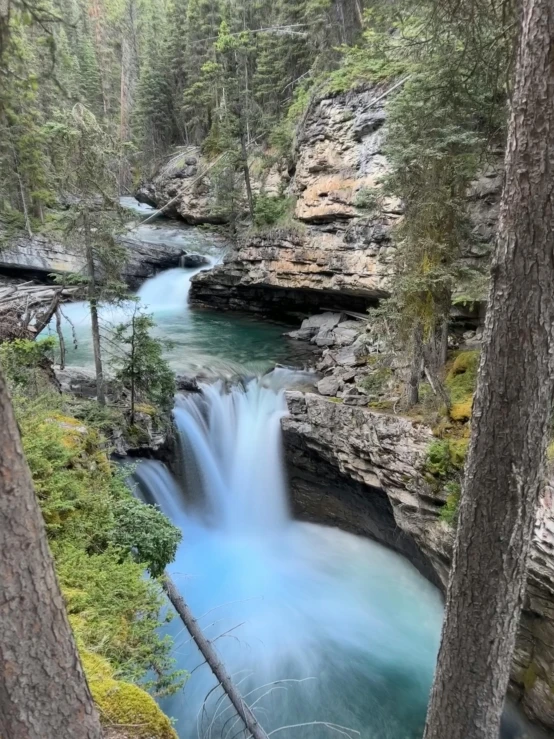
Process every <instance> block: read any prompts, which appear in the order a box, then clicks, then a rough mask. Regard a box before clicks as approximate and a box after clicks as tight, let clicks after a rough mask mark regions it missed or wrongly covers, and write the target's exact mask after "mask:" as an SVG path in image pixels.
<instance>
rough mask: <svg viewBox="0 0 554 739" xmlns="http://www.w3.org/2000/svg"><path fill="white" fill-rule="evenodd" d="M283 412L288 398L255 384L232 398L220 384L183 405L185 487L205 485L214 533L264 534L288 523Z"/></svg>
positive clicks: (179, 406)
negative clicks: (282, 449) (283, 455)
mask: <svg viewBox="0 0 554 739" xmlns="http://www.w3.org/2000/svg"><path fill="white" fill-rule="evenodd" d="M285 412H286V405H285V401H284V397H283V391H282V390H278V391H277V392H275V390H274V389H273V388H271V387H268V386H264V385H263V384H262V383H261V382H259V381H257V380H251V381H250V382H249V383H247V385H246V386H245V387H244V388H243V387H242V386H235V387H233V388H231V389H230V390H229V391H228V392H225V391H224V387H223V383H222V382H217V383H215V384H214V385H208V386H205V387H204V388H203V393H202V395H200V396H199V395H189V396H188V397H183V396H181V397H180V398H178V399H177V403H176V406H175V410H174V417H175V423H176V425H177V429H178V430H179V438H180V446H181V450H180V451H181V459H182V470H183V475H184V480H185V486H186V488H187V489H189V490H190V489H193V488H194V487H195V484H197V482H198V481H200V493H201V497H202V498H203V501H204V503H205V506H206V508H207V509H208V510H209V513H210V518H211V520H212V522H213V525H215V526H217V527H218V528H220V529H221V530H222V531H226V532H230V533H232V532H239V531H241V532H244V531H251V532H257V533H261V532H265V531H273V530H275V529H278V528H283V526H284V525H285V523H286V522H287V521H288V510H287V502H286V487H285V480H284V476H283V464H282V460H281V444H280V424H281V418H282V417H283V415H284V414H285ZM196 490H197V492H198V490H199V488H198V486H196Z"/></svg>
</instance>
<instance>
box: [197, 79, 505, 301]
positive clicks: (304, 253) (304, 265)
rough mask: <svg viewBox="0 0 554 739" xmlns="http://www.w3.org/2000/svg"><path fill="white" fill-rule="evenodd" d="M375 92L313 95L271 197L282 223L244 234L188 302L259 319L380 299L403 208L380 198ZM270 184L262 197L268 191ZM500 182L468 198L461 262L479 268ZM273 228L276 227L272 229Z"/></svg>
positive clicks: (378, 96)
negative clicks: (287, 168)
mask: <svg viewBox="0 0 554 739" xmlns="http://www.w3.org/2000/svg"><path fill="white" fill-rule="evenodd" d="M385 89H386V88H385V87H384V86H383V85H375V86H371V87H366V88H364V89H360V90H357V91H352V92H348V93H344V94H338V95H333V94H327V95H323V96H320V97H318V98H315V99H314V100H313V101H312V102H311V104H310V106H309V108H308V110H307V111H306V114H305V116H304V119H303V121H302V124H301V125H300V127H299V130H298V133H297V141H296V147H295V155H294V167H293V172H292V173H287V175H286V178H283V177H282V179H281V184H280V186H279V187H277V190H278V191H280V192H282V193H285V194H286V195H287V196H288V197H289V199H290V201H291V202H293V203H294V210H293V212H292V213H290V214H289V216H288V221H287V223H286V224H285V225H282V226H279V227H268V228H265V229H255V230H253V231H251V232H250V233H247V234H246V235H245V236H244V237H242V238H241V239H240V240H239V242H238V244H237V245H236V248H235V249H234V250H232V251H230V252H229V254H228V256H227V257H226V260H225V262H224V263H223V265H221V266H220V267H218V268H217V269H215V270H213V271H212V272H210V273H209V274H202V275H198V276H197V277H196V278H195V279H194V280H193V284H192V289H191V299H192V300H193V301H196V302H198V303H202V304H207V305H213V306H216V307H219V308H221V307H227V308H237V307H238V308H241V309H246V310H255V311H258V312H264V311H266V312H268V311H274V310H276V309H279V308H280V309H281V310H282V311H285V312H286V311H288V309H289V307H290V306H291V304H292V306H293V308H294V309H295V310H296V309H298V308H299V307H301V306H304V308H305V309H306V311H307V312H309V311H310V310H313V308H314V307H315V306H317V307H319V308H327V307H331V308H340V307H343V308H344V307H350V309H351V310H360V311H362V310H365V309H366V308H367V307H368V305H370V304H371V303H374V302H375V301H376V300H378V299H379V298H382V297H383V296H385V295H387V294H388V292H389V289H390V280H391V278H392V275H393V262H394V256H395V247H394V243H393V240H392V238H391V236H392V229H393V227H394V226H395V225H396V224H397V223H398V221H399V219H400V218H401V217H402V212H403V209H402V204H401V203H400V202H399V201H398V200H397V199H395V198H391V197H388V196H386V195H385V194H384V192H383V188H382V181H383V177H384V175H386V173H387V171H388V163H387V160H386V157H385V154H384V143H385V132H386V111H385V102H386V100H385V99H384V98H383V93H384V91H385ZM280 174H281V175H282V173H280V172H273V173H272V179H271V187H268V188H267V189H264V188H263V187H262V189H261V192H262V194H271V193H274V192H275V189H276V186H275V178H276V177H277V178H278V176H279V175H280ZM500 186H501V178H500V175H499V167H498V166H491V167H489V168H488V169H486V170H484V171H483V172H482V174H481V176H480V177H479V178H478V179H477V180H476V181H475V182H474V183H473V186H472V188H471V190H470V192H469V210H470V215H471V220H472V224H473V233H472V238H471V239H470V240H469V242H468V244H467V246H466V248H465V251H464V254H463V256H462V257H461V261H462V262H463V265H464V266H465V267H469V268H472V269H474V270H482V269H486V264H487V261H488V255H489V253H490V245H491V243H492V241H493V235H494V229H495V223H496V217H497V209H498V198H499V193H500ZM277 226H278V224H277Z"/></svg>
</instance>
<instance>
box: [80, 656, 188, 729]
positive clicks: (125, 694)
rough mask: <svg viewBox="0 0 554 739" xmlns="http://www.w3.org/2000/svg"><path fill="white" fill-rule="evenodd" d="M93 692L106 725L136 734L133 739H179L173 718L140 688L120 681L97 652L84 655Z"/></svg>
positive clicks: (84, 665) (83, 659) (85, 668)
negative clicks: (123, 728) (119, 727)
mask: <svg viewBox="0 0 554 739" xmlns="http://www.w3.org/2000/svg"><path fill="white" fill-rule="evenodd" d="M81 660H82V662H83V667H84V670H85V673H86V676H87V680H88V682H89V686H90V691H91V693H92V697H93V699H94V702H95V703H96V706H97V707H98V710H99V712H100V718H101V721H102V723H103V724H109V725H110V726H115V727H117V726H122V727H126V728H128V729H131V731H132V734H131V735H132V737H133V739H177V734H176V733H175V730H174V729H173V727H172V725H171V721H170V720H169V718H168V717H167V716H166V715H165V714H164V713H163V711H162V710H161V709H160V708H159V706H158V705H157V703H156V701H155V700H154V699H153V698H152V696H151V695H148V693H146V692H145V691H144V690H142V688H139V687H138V685H133V684H131V683H126V682H123V681H122V680H116V679H114V676H113V670H112V668H111V666H110V664H109V662H108V661H107V660H105V659H103V658H102V657H100V656H99V655H97V654H94V653H93V652H88V651H83V652H81Z"/></svg>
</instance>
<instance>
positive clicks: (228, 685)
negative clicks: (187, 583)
mask: <svg viewBox="0 0 554 739" xmlns="http://www.w3.org/2000/svg"><path fill="white" fill-rule="evenodd" d="M163 589H164V590H165V592H166V593H167V597H168V598H169V600H170V601H171V602H172V604H173V607H174V608H175V610H176V611H177V613H178V614H179V616H180V618H181V620H182V621H183V623H184V625H185V627H186V629H187V631H188V632H189V634H190V635H191V637H192V638H193V639H194V643H195V644H196V646H197V647H198V649H199V650H200V652H201V654H202V656H203V657H204V659H205V660H206V662H207V663H208V665H209V667H210V669H211V671H212V672H213V674H214V675H215V677H216V678H217V680H218V682H219V684H220V685H221V687H222V688H223V690H224V691H225V693H226V694H227V697H228V698H229V700H230V701H231V703H232V705H233V708H234V709H235V711H236V712H237V714H238V715H239V717H240V719H241V721H242V722H243V724H244V726H245V728H246V731H247V732H248V736H250V737H252V739H268V736H267V734H266V732H265V731H264V730H263V729H262V727H261V726H260V724H259V723H258V719H257V718H256V716H255V715H254V713H253V712H252V710H251V709H250V707H249V706H248V704H247V703H246V701H245V700H244V698H243V697H242V695H241V694H240V692H239V691H238V689H237V687H236V686H235V684H234V683H233V681H232V680H231V678H230V677H229V674H228V672H227V670H226V668H225V665H224V664H223V662H222V661H221V660H220V658H219V656H218V654H217V652H216V651H215V649H214V647H213V646H212V643H211V642H210V641H209V640H208V639H206V637H205V636H204V633H203V632H202V629H201V628H200V626H199V625H198V622H197V621H196V619H195V618H194V616H193V615H192V613H191V610H190V608H189V607H188V606H187V604H186V603H185V601H184V600H183V598H181V596H180V595H179V592H178V590H177V588H176V587H175V583H174V582H173V580H172V579H171V578H170V577H169V575H168V574H167V573H166V575H165V577H164V581H163Z"/></svg>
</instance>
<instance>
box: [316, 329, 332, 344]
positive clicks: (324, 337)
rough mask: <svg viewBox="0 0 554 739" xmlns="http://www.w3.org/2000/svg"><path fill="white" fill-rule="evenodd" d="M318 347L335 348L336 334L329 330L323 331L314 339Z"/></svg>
mask: <svg viewBox="0 0 554 739" xmlns="http://www.w3.org/2000/svg"><path fill="white" fill-rule="evenodd" d="M312 344H315V345H316V346H333V345H334V344H335V333H334V331H331V330H330V329H328V328H323V329H321V330H320V331H319V332H318V333H317V334H316V335H315V336H314V337H313V339H312Z"/></svg>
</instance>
